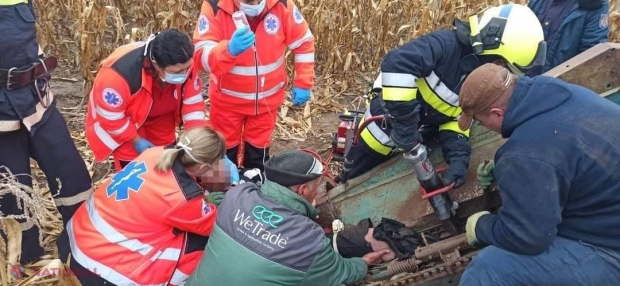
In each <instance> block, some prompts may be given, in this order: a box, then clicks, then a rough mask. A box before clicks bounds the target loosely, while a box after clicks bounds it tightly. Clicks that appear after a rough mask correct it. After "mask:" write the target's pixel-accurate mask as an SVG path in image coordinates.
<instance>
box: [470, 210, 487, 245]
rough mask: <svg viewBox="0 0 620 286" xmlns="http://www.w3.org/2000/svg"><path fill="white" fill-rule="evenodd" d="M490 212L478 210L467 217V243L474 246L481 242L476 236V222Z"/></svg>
mask: <svg viewBox="0 0 620 286" xmlns="http://www.w3.org/2000/svg"><path fill="white" fill-rule="evenodd" d="M486 214H490V212H488V211H481V212H477V213H475V214H473V215H471V216H469V217H468V218H467V225H465V232H466V235H467V243H469V245H471V246H474V245H476V244H478V243H479V241H478V238H476V223H478V219H480V217H481V216H483V215H486Z"/></svg>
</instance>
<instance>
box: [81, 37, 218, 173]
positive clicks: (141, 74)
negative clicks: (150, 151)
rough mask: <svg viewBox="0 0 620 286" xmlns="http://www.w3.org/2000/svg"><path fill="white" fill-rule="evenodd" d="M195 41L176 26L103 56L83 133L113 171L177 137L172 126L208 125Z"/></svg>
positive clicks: (100, 158) (97, 157) (98, 159)
mask: <svg viewBox="0 0 620 286" xmlns="http://www.w3.org/2000/svg"><path fill="white" fill-rule="evenodd" d="M193 53H194V47H193V45H192V43H191V40H190V39H189V37H188V36H187V35H186V34H184V33H183V32H181V31H179V30H177V29H170V30H165V31H162V32H160V33H157V34H155V35H151V37H149V39H148V40H147V41H146V42H138V43H132V44H127V45H124V46H121V47H119V48H118V49H116V50H115V51H114V52H113V53H112V54H111V55H110V56H109V57H108V58H107V59H105V60H104V61H103V64H102V68H101V70H100V71H99V73H98V74H97V77H96V78H95V82H94V84H93V88H92V91H91V93H90V103H89V105H88V111H87V112H88V114H87V117H86V139H87V140H88V143H89V145H90V147H91V149H92V150H93V153H94V156H95V160H96V161H97V162H101V161H102V160H104V159H106V158H107V157H108V156H110V155H111V154H113V156H114V164H115V167H116V171H119V170H120V169H121V168H122V167H123V166H125V165H126V164H127V163H129V161H131V160H133V159H134V158H135V157H136V156H138V154H140V153H141V152H142V151H144V150H145V149H146V148H149V147H153V146H163V145H167V144H172V143H174V142H175V129H176V127H177V125H180V124H181V123H182V124H183V125H184V127H185V129H191V128H194V127H199V126H206V125H207V121H206V118H205V105H204V101H203V98H202V81H201V79H200V77H198V70H196V69H195V68H194V67H193V65H192V62H193V60H192V55H193Z"/></svg>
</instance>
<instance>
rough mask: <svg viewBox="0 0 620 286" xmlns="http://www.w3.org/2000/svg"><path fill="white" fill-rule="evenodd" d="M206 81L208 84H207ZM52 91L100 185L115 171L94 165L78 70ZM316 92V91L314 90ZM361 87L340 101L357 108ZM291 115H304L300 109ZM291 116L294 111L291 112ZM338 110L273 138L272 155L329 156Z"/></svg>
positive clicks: (59, 79)
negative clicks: (292, 135)
mask: <svg viewBox="0 0 620 286" xmlns="http://www.w3.org/2000/svg"><path fill="white" fill-rule="evenodd" d="M205 82H206V81H205ZM51 89H52V92H53V93H54V97H55V98H56V100H57V104H58V107H59V109H60V111H61V112H62V113H63V115H64V117H65V119H66V120H67V126H68V128H69V130H70V131H71V134H72V136H73V138H74V141H75V143H76V146H77V147H78V149H79V150H80V152H81V153H82V157H83V158H84V160H85V161H86V162H87V165H88V166H89V168H90V169H91V172H92V174H93V181H94V182H97V181H99V180H100V179H101V178H103V177H105V176H107V175H109V174H111V173H112V172H113V169H114V168H113V163H112V161H111V160H108V161H107V162H102V163H92V160H93V159H92V157H91V155H90V151H88V150H89V147H88V145H87V143H86V141H85V139H84V122H85V119H84V118H85V114H86V102H82V101H83V94H84V92H83V86H82V80H81V77H80V76H79V74H77V73H76V72H75V70H70V69H64V70H62V69H61V70H56V71H55V73H54V76H53V79H52V81H51ZM315 92H316V91H315ZM360 92H361V88H359V87H355V88H348V90H347V92H346V93H344V95H342V96H340V98H339V99H338V100H337V101H338V103H339V104H340V105H341V106H343V107H344V108H349V109H357V106H356V105H358V101H356V100H355V99H356V97H357V96H354V95H355V94H361V93H360ZM292 112H301V111H299V110H297V111H292ZM289 113H291V111H289ZM338 113H339V110H336V109H334V108H332V110H327V111H323V112H321V113H319V114H315V115H313V116H312V128H311V131H309V132H306V136H305V138H301V139H300V138H297V139H289V140H285V139H280V138H278V137H281V136H274V140H273V143H272V147H271V154H275V153H277V152H281V151H284V150H290V149H296V148H300V149H310V150H313V151H315V152H318V153H319V154H320V155H321V156H322V157H323V158H326V157H327V156H328V155H329V151H330V150H331V145H332V143H331V142H332V133H333V132H336V130H337V127H338ZM330 165H331V166H330V167H331V168H330V169H331V170H332V173H335V172H337V169H338V167H337V166H336V164H330Z"/></svg>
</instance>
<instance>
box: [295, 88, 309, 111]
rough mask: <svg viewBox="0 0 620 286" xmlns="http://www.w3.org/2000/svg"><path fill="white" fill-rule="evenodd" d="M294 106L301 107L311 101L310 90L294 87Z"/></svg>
mask: <svg viewBox="0 0 620 286" xmlns="http://www.w3.org/2000/svg"><path fill="white" fill-rule="evenodd" d="M291 97H292V98H293V106H300V105H302V104H304V103H306V101H308V99H310V90H308V89H303V88H299V87H293V95H292V96H291Z"/></svg>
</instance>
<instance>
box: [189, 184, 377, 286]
mask: <svg viewBox="0 0 620 286" xmlns="http://www.w3.org/2000/svg"><path fill="white" fill-rule="evenodd" d="M318 213H319V211H318V209H316V208H314V207H313V206H312V205H310V204H309V203H308V202H307V201H306V200H304V199H303V198H302V197H300V196H299V195H297V194H296V193H294V192H292V191H291V190H289V189H288V188H285V187H283V186H280V185H278V184H276V183H273V182H270V181H265V183H264V184H263V185H262V186H261V188H260V190H259V189H258V187H257V186H256V185H254V184H252V183H245V184H241V185H238V186H236V187H234V188H232V189H230V190H229V191H228V192H227V193H226V196H225V197H224V200H223V201H222V203H221V204H220V207H219V209H218V216H217V219H216V224H215V227H214V229H213V232H212V233H211V237H210V238H209V242H208V243H207V247H206V248H205V254H204V256H203V258H202V260H201V261H200V264H199V265H198V267H197V268H196V270H195V272H194V273H193V274H192V276H191V277H190V278H189V280H188V281H187V283H186V284H185V286H198V285H207V286H217V285H223V286H224V285H225V286H229V285H234V286H236V285H240V286H241V285H252V286H261V285H313V286H314V285H324V286H330V285H334V286H338V285H340V284H342V283H345V284H350V283H353V282H356V281H359V280H361V279H363V278H364V276H365V275H366V271H367V266H366V263H365V262H364V260H362V259H361V258H350V259H345V258H342V256H340V254H338V253H337V252H335V251H334V250H333V248H332V247H331V243H330V240H329V239H328V238H327V237H326V236H325V234H324V232H323V229H322V228H321V227H320V226H319V225H318V224H316V223H315V222H314V221H312V219H311V217H316V216H317V215H318Z"/></svg>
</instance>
